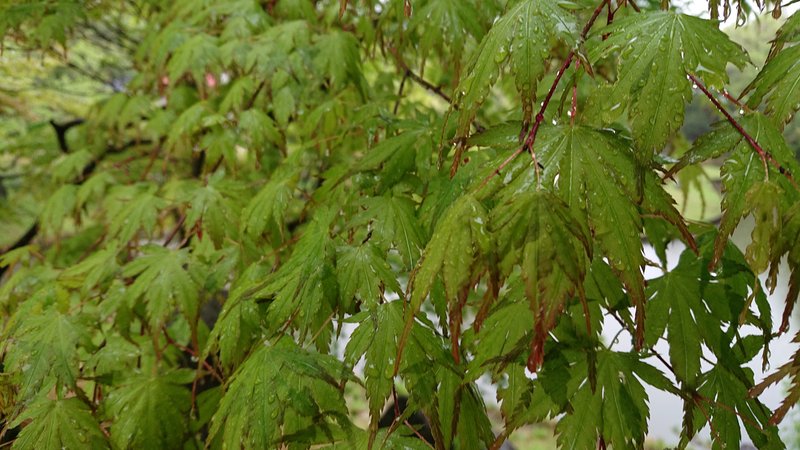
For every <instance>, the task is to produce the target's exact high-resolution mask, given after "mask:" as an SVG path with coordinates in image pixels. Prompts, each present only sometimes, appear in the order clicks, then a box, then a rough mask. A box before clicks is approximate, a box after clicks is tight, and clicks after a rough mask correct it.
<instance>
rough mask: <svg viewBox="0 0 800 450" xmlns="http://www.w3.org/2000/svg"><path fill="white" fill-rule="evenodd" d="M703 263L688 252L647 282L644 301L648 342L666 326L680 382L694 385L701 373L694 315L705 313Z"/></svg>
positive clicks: (671, 356)
mask: <svg viewBox="0 0 800 450" xmlns="http://www.w3.org/2000/svg"><path fill="white" fill-rule="evenodd" d="M702 273H703V267H702V262H701V261H699V260H695V259H694V258H693V257H692V255H691V254H684V255H682V256H681V262H680V263H679V264H678V266H677V267H675V268H674V269H673V270H671V271H669V272H668V273H666V274H665V275H664V276H662V277H659V278H656V279H654V280H652V281H651V282H650V289H651V290H652V292H651V293H652V295H651V299H650V301H649V302H648V304H647V311H648V317H650V321H649V322H648V325H649V328H648V330H647V333H646V342H647V344H648V345H655V344H656V342H657V341H658V339H659V338H660V337H661V335H662V334H663V332H664V329H665V328H666V331H667V341H668V342H669V356H670V361H671V363H672V366H673V367H674V369H675V375H676V377H677V378H678V380H679V381H681V382H683V383H686V384H688V385H689V386H692V387H693V386H695V385H696V379H697V376H698V374H699V373H700V356H701V354H702V348H701V343H702V336H701V332H700V330H699V328H698V327H699V325H698V320H699V319H697V318H696V315H698V314H701V313H702V314H705V309H704V306H703V304H702V288H701V276H702Z"/></svg>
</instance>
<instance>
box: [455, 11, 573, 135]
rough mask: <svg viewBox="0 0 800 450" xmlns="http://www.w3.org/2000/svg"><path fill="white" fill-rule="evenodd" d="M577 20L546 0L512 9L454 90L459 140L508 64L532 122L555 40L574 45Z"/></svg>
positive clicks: (486, 39) (525, 115)
mask: <svg viewBox="0 0 800 450" xmlns="http://www.w3.org/2000/svg"><path fill="white" fill-rule="evenodd" d="M575 28H576V25H575V19H574V17H573V16H572V14H571V13H570V12H569V11H567V9H565V8H563V7H561V6H560V4H559V3H557V2H551V1H548V0H524V1H521V2H519V3H518V4H516V5H514V6H513V7H511V8H510V9H509V10H508V12H507V13H506V14H505V15H503V17H501V18H500V19H499V20H498V21H497V22H496V23H495V24H494V25H493V26H492V28H491V29H490V30H489V32H488V33H487V34H486V36H485V37H484V38H483V40H482V41H481V43H480V45H479V46H478V48H477V50H476V51H475V53H474V55H473V56H472V58H471V60H470V63H469V65H468V69H467V75H466V76H465V77H463V78H462V79H461V81H460V82H459V83H458V87H457V88H456V96H455V99H454V100H455V105H458V108H459V113H460V115H459V119H458V132H457V135H458V136H466V135H467V133H468V131H469V126H470V124H471V123H472V121H473V119H474V118H475V114H476V112H477V110H478V108H479V107H480V105H481V104H482V103H483V101H484V100H485V99H486V97H487V96H488V94H489V89H490V88H491V87H492V86H493V85H494V84H495V82H496V81H497V77H498V73H499V71H500V69H501V68H502V67H503V66H504V65H505V63H506V61H509V60H510V64H511V71H512V72H513V74H514V82H515V85H516V87H517V91H519V94H520V96H521V100H522V105H523V106H522V109H523V120H524V121H525V123H530V120H531V116H532V115H533V104H534V101H535V97H536V87H537V84H538V83H539V80H541V78H542V77H543V76H544V73H545V69H546V61H547V59H548V57H549V53H550V52H549V50H550V42H551V40H559V41H561V43H564V44H567V45H570V46H571V44H572V41H573V38H572V37H571V35H570V32H571V31H573V30H574V29H575Z"/></svg>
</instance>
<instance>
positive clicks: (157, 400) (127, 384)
mask: <svg viewBox="0 0 800 450" xmlns="http://www.w3.org/2000/svg"><path fill="white" fill-rule="evenodd" d="M194 375H195V374H194V371H192V370H188V369H184V370H179V371H174V372H170V373H167V374H163V375H150V376H148V375H135V376H132V377H130V378H128V379H127V380H125V381H123V382H122V383H121V384H120V385H118V386H116V389H114V390H112V391H111V392H110V393H109V394H108V397H106V400H105V402H106V406H107V408H108V413H109V415H110V417H111V419H112V421H113V424H112V425H111V440H112V442H114V444H115V446H116V447H117V448H126V449H127V448H179V447H181V446H182V445H183V443H184V442H185V441H186V432H187V431H188V419H189V410H190V408H191V392H190V391H189V388H188V387H187V386H186V385H187V384H190V383H191V382H192V380H193V379H194Z"/></svg>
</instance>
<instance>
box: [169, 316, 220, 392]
mask: <svg viewBox="0 0 800 450" xmlns="http://www.w3.org/2000/svg"><path fill="white" fill-rule="evenodd" d="M161 330H162V331H163V332H164V337H165V338H166V339H167V343H168V344H170V345H172V346H173V347H175V348H177V349H178V350H180V351H182V352H184V353H188V354H189V355H190V356H193V357H195V358H197V359H198V361H202V364H203V367H205V368H206V370H208V373H210V374H211V376H212V377H214V378H216V379H217V381H219V382H220V383H222V384H225V380H223V379H222V375H220V374H219V373H217V371H216V369H214V367H213V366H212V365H211V364H209V363H208V361H206V360H204V359H202V360H201V358H200V356H199V355H198V354H197V352H195V351H194V350H192V349H191V348H189V347H186V346H185V345H181V344H179V343H177V342H175V340H173V339H172V337H170V335H169V333H167V329H166V328H163V327H162V329H161Z"/></svg>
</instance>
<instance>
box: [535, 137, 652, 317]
mask: <svg viewBox="0 0 800 450" xmlns="http://www.w3.org/2000/svg"><path fill="white" fill-rule="evenodd" d="M540 135H541V140H537V147H538V149H537V154H538V156H539V158H540V161H541V163H542V164H543V165H544V167H545V169H544V173H543V174H542V183H543V184H544V185H545V186H547V185H555V189H556V192H557V193H558V194H559V195H560V196H561V197H562V198H563V199H564V201H565V202H566V203H567V204H568V205H569V207H570V208H571V209H572V211H573V213H574V214H575V215H576V216H577V217H578V218H580V220H588V224H589V228H590V229H591V231H592V235H593V237H594V240H595V242H596V243H597V245H598V246H599V247H600V249H601V250H603V254H604V256H606V257H607V258H608V259H609V264H610V265H611V267H612V268H613V269H614V271H615V272H616V273H617V275H618V276H619V278H620V280H621V281H622V282H623V284H624V285H625V288H626V289H627V290H628V295H629V296H630V297H631V300H632V302H633V305H634V306H636V307H637V324H638V327H639V329H640V331H642V327H643V325H644V291H643V287H642V286H643V284H644V278H643V276H642V272H641V267H642V265H643V264H644V257H643V256H642V242H641V238H640V232H641V229H642V220H641V216H640V213H639V211H638V208H637V206H636V204H635V203H633V202H631V198H636V196H637V195H636V194H637V188H636V186H635V185H636V183H635V182H634V180H635V178H636V173H637V171H636V169H635V166H636V165H635V163H634V160H633V153H632V151H631V149H630V144H629V142H627V141H625V140H623V139H622V138H620V137H618V136H617V135H615V134H614V133H612V132H609V131H599V130H594V129H590V128H584V127H549V126H548V127H543V128H542V133H540Z"/></svg>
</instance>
